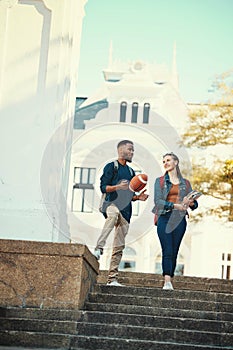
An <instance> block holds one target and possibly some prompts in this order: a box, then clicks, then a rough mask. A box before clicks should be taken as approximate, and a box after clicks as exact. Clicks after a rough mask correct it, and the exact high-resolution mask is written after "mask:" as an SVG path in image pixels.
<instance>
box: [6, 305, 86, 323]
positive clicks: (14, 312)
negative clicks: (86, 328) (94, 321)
mask: <svg viewBox="0 0 233 350" xmlns="http://www.w3.org/2000/svg"><path fill="white" fill-rule="evenodd" d="M81 314H82V311H81V310H65V309H38V308H19V307H0V318H25V319H43V320H60V321H77V320H79V318H80V317H81Z"/></svg>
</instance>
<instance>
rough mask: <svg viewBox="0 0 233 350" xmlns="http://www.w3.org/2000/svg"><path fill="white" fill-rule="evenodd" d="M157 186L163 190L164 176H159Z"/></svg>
mask: <svg viewBox="0 0 233 350" xmlns="http://www.w3.org/2000/svg"><path fill="white" fill-rule="evenodd" d="M159 184H160V188H163V186H164V176H160V178H159Z"/></svg>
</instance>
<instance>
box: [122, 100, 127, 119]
mask: <svg viewBox="0 0 233 350" xmlns="http://www.w3.org/2000/svg"><path fill="white" fill-rule="evenodd" d="M126 110H127V103H126V102H121V107H120V123H125V121H126Z"/></svg>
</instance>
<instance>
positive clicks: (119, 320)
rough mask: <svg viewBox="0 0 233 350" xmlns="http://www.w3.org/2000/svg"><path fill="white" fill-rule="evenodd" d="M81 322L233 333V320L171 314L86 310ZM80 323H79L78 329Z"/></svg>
mask: <svg viewBox="0 0 233 350" xmlns="http://www.w3.org/2000/svg"><path fill="white" fill-rule="evenodd" d="M79 322H88V323H102V324H104V323H105V324H108V325H109V324H121V325H131V326H140V327H155V328H156V327H160V328H161V327H162V328H169V329H180V330H183V329H186V330H196V331H205V332H216V333H217V332H223V333H233V322H230V321H228V322H226V321H220V320H209V319H200V318H199V319H195V318H191V315H190V318H187V317H185V318H181V317H171V316H150V315H141V314H127V313H116V312H104V313H103V312H102V311H84V312H83V316H82V318H81V319H80V321H79ZM78 326H79V324H78V325H77V329H78V332H79V328H78Z"/></svg>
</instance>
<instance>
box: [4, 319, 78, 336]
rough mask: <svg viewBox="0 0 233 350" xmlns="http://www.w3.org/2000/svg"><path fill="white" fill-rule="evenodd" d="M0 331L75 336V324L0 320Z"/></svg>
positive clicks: (49, 321) (69, 322)
mask: <svg viewBox="0 0 233 350" xmlns="http://www.w3.org/2000/svg"><path fill="white" fill-rule="evenodd" d="M0 325H1V330H6V331H27V332H42V333H43V332H45V333H53V334H54V333H56V334H76V333H77V332H76V331H77V322H74V321H58V320H44V319H31V318H30V319H22V318H8V319H6V318H0Z"/></svg>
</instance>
